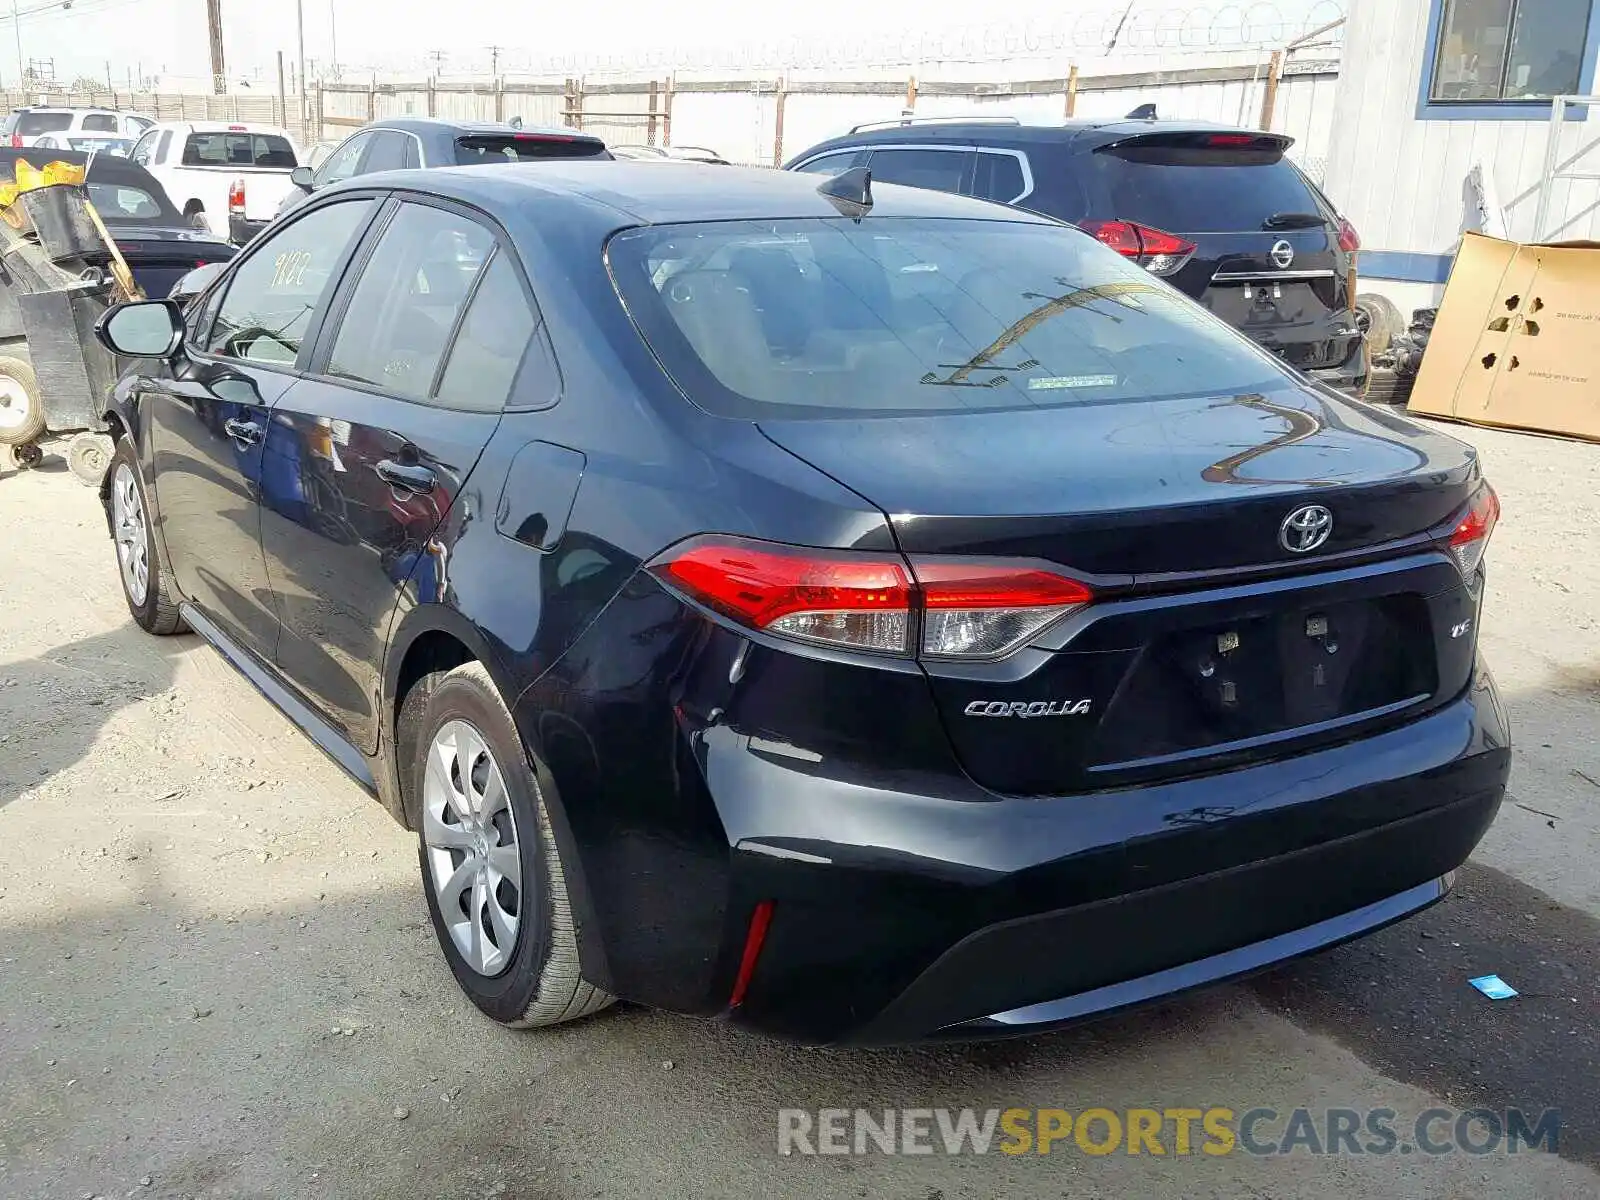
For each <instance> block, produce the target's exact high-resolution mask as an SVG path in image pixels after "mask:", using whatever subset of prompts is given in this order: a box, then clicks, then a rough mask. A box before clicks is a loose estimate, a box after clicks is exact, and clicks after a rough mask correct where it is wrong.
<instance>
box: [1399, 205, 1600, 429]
mask: <svg viewBox="0 0 1600 1200" xmlns="http://www.w3.org/2000/svg"><path fill="white" fill-rule="evenodd" d="M1597 381H1600V243H1595V242H1561V243H1555V244H1551V245H1519V244H1518V243H1516V242H1504V241H1500V240H1499V239H1497V238H1491V237H1485V236H1483V235H1482V234H1477V233H1468V234H1464V235H1463V236H1462V239H1461V249H1460V251H1459V252H1458V253H1457V254H1456V261H1455V265H1454V267H1452V268H1451V271H1450V282H1449V283H1448V284H1447V285H1446V286H1445V292H1444V303H1443V304H1441V305H1440V306H1439V316H1438V319H1437V320H1436V321H1435V322H1434V326H1433V333H1432V335H1431V336H1430V337H1429V339H1428V349H1427V352H1426V353H1425V354H1424V355H1423V358H1422V369H1421V371H1419V372H1418V374H1417V382H1416V386H1415V387H1414V388H1413V389H1412V391H1411V399H1410V401H1409V402H1408V403H1407V405H1406V407H1407V409H1408V410H1409V411H1411V412H1414V413H1418V414H1421V415H1424V416H1430V417H1445V418H1448V419H1450V420H1456V421H1466V422H1469V423H1471V424H1474V425H1500V426H1506V427H1508V428H1512V429H1533V430H1539V431H1541V432H1545V433H1559V434H1565V435H1567V436H1569V437H1579V438H1588V439H1590V440H1593V441H1600V385H1597Z"/></svg>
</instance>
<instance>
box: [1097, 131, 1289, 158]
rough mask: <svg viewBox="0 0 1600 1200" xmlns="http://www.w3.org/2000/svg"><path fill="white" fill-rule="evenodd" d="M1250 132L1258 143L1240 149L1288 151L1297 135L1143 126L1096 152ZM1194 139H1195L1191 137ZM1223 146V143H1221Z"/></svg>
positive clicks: (1193, 143) (1175, 143)
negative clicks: (1146, 128)
mask: <svg viewBox="0 0 1600 1200" xmlns="http://www.w3.org/2000/svg"><path fill="white" fill-rule="evenodd" d="M1217 135H1221V136H1224V137H1228V136H1232V137H1238V136H1241V135H1243V136H1247V137H1249V138H1250V139H1251V141H1252V142H1253V143H1255V145H1254V147H1242V146H1241V147H1237V148H1238V149H1250V148H1254V149H1266V148H1267V147H1268V146H1270V147H1271V148H1273V149H1275V150H1277V152H1278V153H1279V154H1283V153H1285V152H1286V151H1287V150H1288V149H1289V147H1290V146H1292V145H1294V138H1292V137H1290V136H1289V135H1288V134H1286V133H1272V132H1270V131H1268V130H1265V129H1225V128H1224V129H1151V130H1141V131H1140V132H1138V133H1129V134H1126V135H1125V136H1122V137H1118V138H1114V139H1112V140H1111V141H1109V142H1104V143H1102V144H1101V145H1098V146H1096V147H1095V148H1094V153H1096V154H1099V153H1100V152H1101V151H1104V150H1120V149H1122V148H1123V147H1126V146H1137V145H1139V144H1140V143H1153V144H1155V145H1163V144H1165V145H1170V146H1174V147H1175V148H1176V147H1177V146H1182V145H1184V144H1185V143H1188V144H1190V145H1194V146H1195V148H1196V149H1199V148H1201V147H1200V146H1199V145H1196V143H1198V142H1199V141H1200V139H1202V138H1209V137H1215V136H1217ZM1191 139H1192V141H1191ZM1218 148H1219V149H1222V148H1223V147H1218Z"/></svg>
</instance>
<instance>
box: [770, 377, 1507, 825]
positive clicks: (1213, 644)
mask: <svg viewBox="0 0 1600 1200" xmlns="http://www.w3.org/2000/svg"><path fill="white" fill-rule="evenodd" d="M761 427H762V429H763V431H764V432H765V433H766V434H767V436H768V437H769V438H771V439H772V440H773V441H775V442H776V443H777V444H778V445H780V446H782V447H784V448H785V449H787V450H789V451H790V452H791V453H793V454H795V455H797V456H798V457H800V458H802V459H804V460H805V461H807V462H809V463H811V464H812V465H813V466H815V467H817V468H819V469H821V470H823V471H825V472H826V473H827V474H829V475H831V476H833V477H834V478H835V479H838V480H839V481H841V482H843V483H844V484H846V485H847V486H849V487H851V488H853V489H855V490H856V491H857V492H859V493H860V494H861V495H862V496H864V497H866V498H867V499H869V500H871V501H872V502H873V503H874V504H876V505H877V506H878V507H879V508H881V509H882V510H883V511H884V512H885V513H886V514H888V515H889V519H890V521H891V523H892V525H893V528H894V531H895V536H896V538H897V539H898V541H899V543H900V547H901V549H902V550H903V551H904V552H905V553H907V554H909V555H913V556H915V555H962V556H982V557H1000V558H1008V559H1016V558H1028V559H1036V560H1038V559H1042V560H1046V561H1048V562H1050V563H1053V564H1056V565H1058V566H1060V567H1062V568H1065V570H1066V572H1067V573H1069V574H1072V575H1075V576H1079V577H1081V578H1083V579H1084V580H1085V581H1086V582H1088V583H1090V584H1091V586H1092V587H1094V589H1095V591H1096V600H1095V602H1094V603H1093V604H1091V605H1089V606H1088V607H1087V608H1086V609H1084V610H1082V611H1080V612H1078V613H1075V614H1073V615H1071V616H1069V617H1068V618H1066V620H1065V621H1063V622H1062V623H1060V624H1058V625H1056V626H1054V627H1052V628H1051V629H1048V630H1047V631H1046V632H1045V633H1044V634H1042V635H1040V636H1039V637H1038V638H1036V639H1035V641H1034V643H1033V644H1032V645H1030V646H1028V647H1025V648H1024V649H1023V650H1021V651H1019V652H1017V653H1016V654H1013V655H1011V656H1009V657H1007V658H1005V659H1002V660H1000V661H998V662H991V663H952V662H943V663H942V662H939V661H936V660H935V661H928V660H925V661H924V663H923V667H924V670H925V671H926V674H927V677H928V680H929V685H930V687H931V689H932V694H933V700H934V702H935V704H936V706H937V707H938V709H939V711H940V713H941V716H942V718H943V720H944V724H945V727H946V729H947V731H948V733H949V735H950V738H951V741H952V744H953V746H954V748H955V750H956V753H957V755H958V756H959V757H960V759H961V761H962V764H963V766H964V768H965V769H966V770H967V772H968V773H969V774H970V775H971V776H972V777H973V778H974V779H975V780H976V781H978V782H979V783H981V784H983V785H984V786H986V787H989V788H991V789H993V790H995V791H997V792H1004V793H1011V794H1065V793H1071V792H1077V791H1084V790H1091V789H1097V788H1104V787H1112V786H1123V785H1127V784H1132V783H1140V782H1147V781H1151V780H1156V779H1163V778H1171V777H1174V776H1178V775H1185V774H1194V773H1197V772H1201V771H1207V770H1217V769H1222V768H1224V767H1227V766H1232V765H1237V764H1239V763H1241V762H1247V761H1253V760H1256V759H1259V758H1262V757H1268V756H1272V755H1277V754H1282V753H1287V752H1290V751H1291V750H1303V749H1305V748H1307V747H1309V746H1310V745H1313V744H1317V743H1319V742H1322V741H1328V740H1337V739H1341V738H1348V737H1351V736H1356V735H1357V734H1358V733H1361V732H1364V731H1367V730H1370V729H1373V728H1377V727H1381V726H1383V725H1384V724H1385V723H1394V722H1399V721H1403V720H1409V719H1413V718H1414V717H1415V716H1417V715H1420V714H1421V713H1423V712H1425V711H1428V710H1429V709H1430V708H1431V707H1433V706H1435V705H1436V704H1438V703H1442V702H1444V701H1445V700H1448V699H1449V698H1450V697H1452V696H1454V695H1456V694H1458V693H1459V692H1460V691H1461V690H1462V689H1463V688H1464V687H1465V686H1466V685H1467V681H1468V679H1469V678H1470V673H1471V669H1472V661H1473V644H1474V640H1475V635H1474V630H1473V624H1474V618H1475V614H1476V607H1477V598H1476V595H1475V594H1474V593H1473V591H1472V590H1471V589H1470V588H1469V587H1468V586H1467V585H1466V584H1465V583H1464V582H1463V581H1462V579H1461V575H1460V572H1459V571H1458V569H1457V568H1456V566H1455V564H1454V562H1453V561H1452V560H1451V559H1450V558H1449V557H1448V556H1447V555H1445V554H1443V553H1441V552H1439V550H1438V549H1437V547H1436V543H1435V541H1434V538H1435V537H1436V536H1437V534H1438V532H1439V530H1440V527H1441V526H1444V527H1445V528H1446V529H1448V528H1449V524H1448V523H1449V522H1450V521H1451V520H1452V518H1453V517H1454V516H1455V515H1456V514H1457V513H1458V512H1459V511H1460V510H1461V509H1462V508H1463V507H1464V506H1465V505H1466V504H1467V503H1468V501H1469V499H1470V497H1471V495H1472V494H1473V492H1474V491H1475V490H1476V489H1477V488H1478V486H1479V484H1480V479H1479V472H1478V468H1477V463H1476V459H1475V456H1474V453H1473V452H1472V451H1471V450H1470V449H1469V448H1468V447H1466V446H1464V445H1462V444H1461V443H1459V442H1456V441H1455V440H1454V439H1451V438H1448V437H1443V436H1440V435H1437V434H1434V433H1431V432H1428V431H1424V430H1420V429H1417V428H1416V427H1414V426H1411V425H1410V424H1409V423H1406V422H1404V421H1401V420H1399V419H1397V418H1394V417H1391V416H1389V415H1387V414H1384V413H1380V412H1375V411H1370V410H1366V409H1363V408H1362V407H1360V406H1358V405H1356V404H1354V403H1346V402H1343V401H1340V400H1336V399H1334V398H1332V397H1331V396H1324V395H1323V394H1322V393H1320V392H1312V391H1309V390H1301V389H1297V388H1286V389H1283V390H1281V391H1277V392H1274V393H1272V394H1270V395H1259V394H1258V395H1249V396H1221V397H1209V398H1206V397H1202V398H1195V399H1174V400H1164V401H1152V402H1148V403H1124V404H1116V405H1104V406H1085V407H1080V408H1064V409H1053V410H1047V411H1043V412H1032V411H1027V412H1006V413H987V414H974V415H970V416H969V415H958V416H949V415H941V416H931V417H907V418H893V417H891V418H882V419H877V420H863V421H787V422H774V421H763V422H761ZM1308 504H1317V505H1323V506H1325V507H1326V509H1327V510H1328V511H1329V512H1330V513H1331V514H1332V521H1333V527H1332V533H1331V535H1330V536H1329V538H1328V540H1327V542H1326V543H1325V544H1324V545H1322V546H1320V547H1318V548H1316V549H1314V550H1312V551H1310V552H1307V553H1293V552H1291V551H1290V550H1288V549H1286V548H1285V546H1284V543H1283V541H1281V540H1280V531H1281V530H1282V528H1283V524H1284V522H1285V519H1286V518H1287V517H1288V516H1289V515H1290V514H1291V513H1293V512H1295V511H1296V510H1297V509H1300V508H1302V507H1303V506H1305V505H1308Z"/></svg>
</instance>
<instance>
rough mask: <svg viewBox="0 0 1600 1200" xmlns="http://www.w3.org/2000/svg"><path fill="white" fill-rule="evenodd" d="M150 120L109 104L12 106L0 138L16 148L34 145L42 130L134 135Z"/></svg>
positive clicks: (44, 131) (67, 133)
mask: <svg viewBox="0 0 1600 1200" xmlns="http://www.w3.org/2000/svg"><path fill="white" fill-rule="evenodd" d="M153 124H155V122H154V121H152V120H151V119H150V118H149V117H141V116H140V115H139V114H138V113H130V112H116V111H114V110H112V109H109V108H45V107H30V108H14V109H12V110H11V112H10V114H9V115H8V116H7V117H6V119H5V124H4V125H0V142H3V143H4V144H5V145H8V146H11V147H12V148H14V149H15V148H20V147H23V146H31V145H33V143H34V140H35V139H36V138H38V137H39V136H40V135H41V134H57V135H61V136H65V137H71V136H74V135H78V134H84V135H91V136H93V135H106V136H109V137H116V138H137V137H138V136H139V135H140V134H142V133H143V132H144V131H145V130H147V129H149V128H150V126H151V125H153ZM67 148H68V149H77V148H79V147H73V146H72V145H71V144H70V143H69V144H68V147H67Z"/></svg>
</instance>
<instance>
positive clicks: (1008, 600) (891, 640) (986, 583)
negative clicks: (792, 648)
mask: <svg viewBox="0 0 1600 1200" xmlns="http://www.w3.org/2000/svg"><path fill="white" fill-rule="evenodd" d="M650 569H651V571H652V572H654V573H655V575H656V576H657V577H658V578H660V579H662V580H664V581H665V582H667V583H669V584H672V585H674V586H675V587H677V588H678V589H679V590H681V591H683V592H685V593H687V594H688V595H689V596H690V597H691V598H692V599H694V600H696V601H698V602H699V603H701V604H704V605H705V606H706V607H707V608H710V609H713V610H714V611H716V612H719V613H721V614H722V615H723V616H726V617H729V618H731V619H732V620H734V621H737V622H738V623H739V624H741V625H744V626H747V627H749V628H752V629H759V630H761V631H763V632H765V633H771V634H776V635H778V636H780V637H787V638H794V639H796V640H798V641H803V642H815V643H820V644H824V645H831V646H840V647H847V648H851V649H856V650H869V651H872V652H874V653H877V654H894V655H899V656H902V657H908V656H911V655H913V654H916V653H919V652H920V653H921V654H924V655H927V656H930V657H937V658H955V659H982V658H995V657H998V656H1000V655H1004V654H1007V653H1010V652H1011V651H1012V650H1015V649H1016V648H1017V647H1018V646H1020V645H1022V643H1023V642H1025V641H1026V640H1027V639H1029V638H1031V637H1033V636H1035V635H1036V634H1038V633H1039V632H1040V631H1042V630H1043V629H1044V628H1045V627H1046V626H1048V625H1050V624H1051V623H1053V622H1054V621H1056V620H1058V619H1059V618H1060V617H1062V616H1063V615H1065V614H1066V613H1067V612H1070V611H1071V610H1072V609H1074V608H1077V607H1079V606H1081V605H1083V604H1087V603H1088V602H1089V601H1090V600H1091V599H1092V598H1093V597H1092V594H1091V593H1090V591H1089V589H1088V588H1087V587H1085V586H1084V585H1083V584H1081V583H1079V582H1078V581H1077V580H1074V579H1068V578H1066V577H1065V576H1062V575H1057V574H1055V573H1054V572H1052V571H1049V570H1045V569H1043V568H1040V567H1035V566H1033V565H1031V564H1026V563H1023V564H990V563H964V562H961V561H959V560H946V559H936V558H925V557H919V558H917V559H915V560H913V562H912V564H911V569H910V570H907V565H906V562H905V560H903V559H901V558H900V557H899V556H898V555H890V554H858V553H852V552H850V551H842V550H808V549H803V548H801V547H797V546H780V545H776V544H773V543H768V542H753V541H746V540H744V539H741V538H731V537H715V536H714V537H704V538H695V539H692V540H691V541H689V542H686V543H683V544H682V545H680V546H678V547H675V548H674V549H673V550H670V551H668V552H667V553H666V554H665V555H663V556H662V557H661V558H660V559H658V560H657V561H656V562H655V563H653V564H651V568H650ZM919 627H920V631H921V636H920V637H918V636H917V632H918V629H919Z"/></svg>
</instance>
